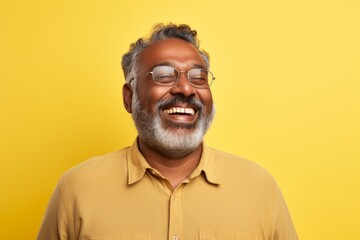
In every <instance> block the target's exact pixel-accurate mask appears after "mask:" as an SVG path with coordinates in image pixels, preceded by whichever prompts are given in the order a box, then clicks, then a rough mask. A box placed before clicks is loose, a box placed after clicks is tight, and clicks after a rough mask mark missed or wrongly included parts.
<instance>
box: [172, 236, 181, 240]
mask: <svg viewBox="0 0 360 240" xmlns="http://www.w3.org/2000/svg"><path fill="white" fill-rule="evenodd" d="M179 239H180V238H179V236H178V235H174V236H173V238H172V240H179Z"/></svg>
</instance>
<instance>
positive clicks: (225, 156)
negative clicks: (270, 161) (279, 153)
mask: <svg viewBox="0 0 360 240" xmlns="http://www.w3.org/2000/svg"><path fill="white" fill-rule="evenodd" d="M210 151H211V152H212V155H213V158H214V163H215V165H216V168H217V169H218V171H219V175H220V176H221V178H222V179H223V181H225V182H232V183H236V184H239V183H246V184H248V185H253V186H254V187H260V186H263V187H265V186H266V188H268V187H273V186H274V184H275V181H274V178H273V177H272V176H271V174H270V173H269V172H268V171H267V170H265V169H264V168H263V167H261V166H260V165H259V164H257V163H255V162H253V161H251V160H248V159H245V158H243V157H240V156H237V155H234V154H231V153H226V152H223V151H219V150H217V149H214V148H210Z"/></svg>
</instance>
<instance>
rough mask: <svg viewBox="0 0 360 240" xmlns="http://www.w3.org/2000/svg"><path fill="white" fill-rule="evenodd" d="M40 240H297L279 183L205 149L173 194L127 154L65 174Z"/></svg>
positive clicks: (134, 153)
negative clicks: (194, 167) (187, 176)
mask: <svg viewBox="0 0 360 240" xmlns="http://www.w3.org/2000/svg"><path fill="white" fill-rule="evenodd" d="M37 239H38V240H53V239H61V240H65V239H66V240H67V239H72V240H75V239H82V240H129V239H131V240H143V239H152V240H165V239H168V240H196V239H201V240H218V239H221V240H227V239H232V240H237V239H238V240H245V239H246V240H260V239H261V240H262V239H266V240H297V239H298V238H297V235H296V232H295V229H294V227H293V224H292V220H291V217H290V214H289V212H288V210H287V206H286V203H285V201H284V199H283V197H282V194H281V192H280V190H279V188H278V186H277V184H276V183H275V181H274V179H273V178H272V177H271V176H270V175H269V174H268V173H267V172H266V171H265V170H264V169H262V168H261V167H259V166H258V165H256V164H255V163H253V162H251V161H248V160H245V159H242V158H240V157H237V156H234V155H231V154H228V153H224V152H221V151H218V150H215V149H212V148H209V147H207V146H206V145H204V147H203V153H202V157H201V159H200V162H199V165H198V166H197V168H196V169H195V170H194V172H193V173H192V174H191V176H190V177H189V178H188V179H187V180H185V181H184V182H183V183H182V184H181V185H179V186H178V187H177V188H176V189H174V190H173V189H172V187H171V185H170V183H169V182H168V181H167V180H166V178H164V177H163V176H162V175H161V174H160V173H159V172H158V171H156V170H155V169H153V168H151V167H150V166H149V164H148V163H147V162H146V160H145V159H144V157H143V156H142V155H141V153H140V152H139V150H138V146H137V141H135V143H134V144H133V145H132V146H131V147H128V148H125V149H122V150H120V151H117V152H114V153H110V154H107V155H104V156H101V157H94V158H92V159H90V160H88V161H86V162H84V163H82V164H80V165H78V166H76V167H74V168H72V169H70V170H69V171H67V172H66V173H65V174H64V175H63V176H62V177H61V178H60V181H59V183H58V186H57V187H56V189H55V191H54V193H53V195H52V197H51V200H50V202H49V206H48V209H47V211H46V214H45V217H44V220H43V224H42V226H41V229H40V232H39V234H38V237H37Z"/></svg>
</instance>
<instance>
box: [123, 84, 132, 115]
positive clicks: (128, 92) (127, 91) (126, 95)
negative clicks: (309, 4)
mask: <svg viewBox="0 0 360 240" xmlns="http://www.w3.org/2000/svg"><path fill="white" fill-rule="evenodd" d="M122 92H123V103H124V107H125V109H126V111H127V112H128V113H132V108H131V105H132V95H133V90H132V88H131V86H130V84H128V83H125V84H124V86H123V89H122Z"/></svg>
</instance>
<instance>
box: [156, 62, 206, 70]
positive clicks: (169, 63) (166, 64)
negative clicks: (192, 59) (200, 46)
mask: <svg viewBox="0 0 360 240" xmlns="http://www.w3.org/2000/svg"><path fill="white" fill-rule="evenodd" d="M158 66H169V67H173V68H175V67H174V64H172V63H171V62H161V63H157V64H155V65H153V66H152V67H151V69H154V68H155V67H158ZM190 68H191V69H194V68H201V69H206V67H204V66H203V65H201V64H197V63H194V64H191V65H190ZM175 69H176V68H175Z"/></svg>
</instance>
